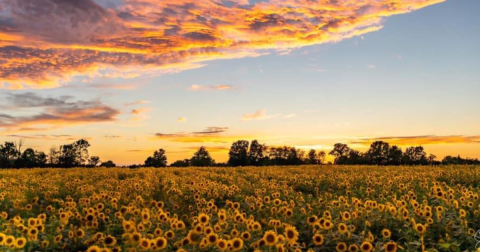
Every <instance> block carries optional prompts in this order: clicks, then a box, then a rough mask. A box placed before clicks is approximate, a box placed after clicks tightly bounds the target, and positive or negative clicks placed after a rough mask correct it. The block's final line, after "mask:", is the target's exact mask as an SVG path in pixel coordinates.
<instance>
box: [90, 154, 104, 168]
mask: <svg viewBox="0 0 480 252" xmlns="http://www.w3.org/2000/svg"><path fill="white" fill-rule="evenodd" d="M100 163H102V162H101V161H100V158H99V157H98V156H91V157H90V159H88V166H89V167H96V166H97V165H98V164H100Z"/></svg>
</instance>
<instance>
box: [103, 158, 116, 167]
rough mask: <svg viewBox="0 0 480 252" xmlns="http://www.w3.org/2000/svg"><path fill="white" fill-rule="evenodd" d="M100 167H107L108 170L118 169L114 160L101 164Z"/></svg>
mask: <svg viewBox="0 0 480 252" xmlns="http://www.w3.org/2000/svg"><path fill="white" fill-rule="evenodd" d="M100 166H101V167H106V168H112V167H116V166H117V165H116V164H115V163H114V162H113V161H112V160H108V161H107V162H103V163H101V164H100Z"/></svg>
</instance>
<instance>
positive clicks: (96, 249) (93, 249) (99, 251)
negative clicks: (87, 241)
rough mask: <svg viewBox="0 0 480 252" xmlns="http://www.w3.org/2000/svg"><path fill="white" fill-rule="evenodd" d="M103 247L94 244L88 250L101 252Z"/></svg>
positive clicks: (88, 251) (89, 251)
mask: <svg viewBox="0 0 480 252" xmlns="http://www.w3.org/2000/svg"><path fill="white" fill-rule="evenodd" d="M101 251H102V249H101V248H100V247H99V246H96V245H93V246H90V247H88V249H87V252H101Z"/></svg>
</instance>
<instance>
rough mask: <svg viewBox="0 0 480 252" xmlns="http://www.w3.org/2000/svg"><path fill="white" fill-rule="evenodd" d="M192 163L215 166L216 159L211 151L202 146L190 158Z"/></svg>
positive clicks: (194, 164)
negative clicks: (211, 154) (211, 155)
mask: <svg viewBox="0 0 480 252" xmlns="http://www.w3.org/2000/svg"><path fill="white" fill-rule="evenodd" d="M190 164H191V165H192V166H213V165H214V164H215V160H213V159H212V157H210V153H208V151H207V149H205V147H204V146H202V147H200V148H199V149H198V151H197V152H195V153H194V154H193V157H192V158H191V159H190Z"/></svg>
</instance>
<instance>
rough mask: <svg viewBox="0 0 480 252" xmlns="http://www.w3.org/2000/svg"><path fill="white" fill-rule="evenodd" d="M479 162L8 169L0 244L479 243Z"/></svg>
mask: <svg viewBox="0 0 480 252" xmlns="http://www.w3.org/2000/svg"><path fill="white" fill-rule="evenodd" d="M479 183H480V167H473V166H456V167H454V166H451V167H365V166H300V167H298V166H297V167H267V168H265V167H263V168H257V167H245V168H164V169H155V168H144V169H124V168H111V169H104V168H99V169H31V170H0V251H89V252H100V251H255V250H257V251H308V250H310V251H363V252H365V251H387V252H393V251H476V249H475V245H476V240H475V238H474V236H475V233H476V231H477V230H478V229H480V204H479V203H480V200H479V193H480V192H479Z"/></svg>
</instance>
